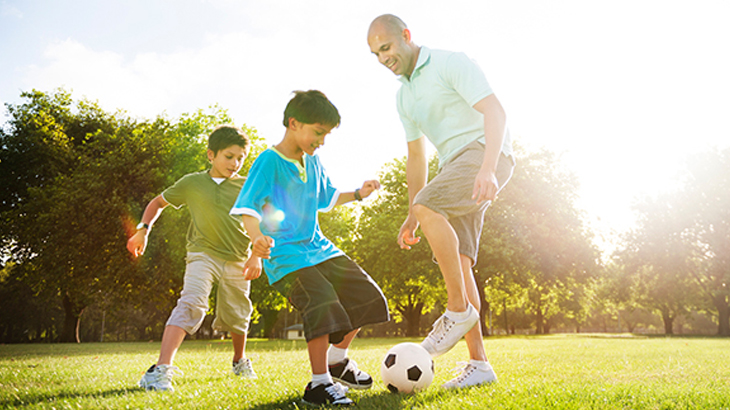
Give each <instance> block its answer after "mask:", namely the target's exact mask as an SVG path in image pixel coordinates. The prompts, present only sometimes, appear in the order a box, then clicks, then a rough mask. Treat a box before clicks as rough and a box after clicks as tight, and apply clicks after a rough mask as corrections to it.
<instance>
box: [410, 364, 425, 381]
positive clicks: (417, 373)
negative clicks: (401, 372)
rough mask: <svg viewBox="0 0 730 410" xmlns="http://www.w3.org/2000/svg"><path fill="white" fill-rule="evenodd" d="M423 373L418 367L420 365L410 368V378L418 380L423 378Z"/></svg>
mask: <svg viewBox="0 0 730 410" xmlns="http://www.w3.org/2000/svg"><path fill="white" fill-rule="evenodd" d="M422 374H423V372H422V371H421V369H419V368H418V366H413V367H411V368H410V369H408V380H410V381H414V382H416V381H418V379H420V378H421V375H422Z"/></svg>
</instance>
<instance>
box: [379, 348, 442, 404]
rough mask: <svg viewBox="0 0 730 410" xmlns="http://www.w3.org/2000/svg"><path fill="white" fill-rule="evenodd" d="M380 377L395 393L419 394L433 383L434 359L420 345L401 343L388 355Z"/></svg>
mask: <svg viewBox="0 0 730 410" xmlns="http://www.w3.org/2000/svg"><path fill="white" fill-rule="evenodd" d="M380 375H381V377H382V378H383V383H385V386H386V387H387V388H388V390H390V391H391V392H393V393H411V392H417V391H420V390H423V389H425V388H426V387H428V385H430V384H431V382H432V381H433V359H431V355H430V354H428V352H427V351H426V349H424V348H423V347H421V345H419V344H416V343H400V344H397V345H395V346H393V347H392V348H391V349H390V350H388V353H386V355H385V358H384V359H383V363H382V364H381V365H380Z"/></svg>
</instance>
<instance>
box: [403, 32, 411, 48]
mask: <svg viewBox="0 0 730 410" xmlns="http://www.w3.org/2000/svg"><path fill="white" fill-rule="evenodd" d="M401 34H402V35H403V40H405V42H406V44H408V43H410V42H411V30H408V29H407V28H404V29H403V33H401Z"/></svg>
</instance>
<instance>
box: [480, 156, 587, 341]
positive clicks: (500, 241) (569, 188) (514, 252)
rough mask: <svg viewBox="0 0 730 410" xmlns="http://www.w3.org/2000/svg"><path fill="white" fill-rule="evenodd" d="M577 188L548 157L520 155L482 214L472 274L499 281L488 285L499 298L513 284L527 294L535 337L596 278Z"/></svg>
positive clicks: (511, 287) (568, 173)
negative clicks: (496, 289) (498, 292)
mask: <svg viewBox="0 0 730 410" xmlns="http://www.w3.org/2000/svg"><path fill="white" fill-rule="evenodd" d="M577 189H578V183H577V180H576V178H575V176H574V175H572V174H571V173H570V172H568V171H566V170H564V169H563V168H561V167H560V162H559V161H558V159H557V158H556V156H555V155H554V154H552V153H550V152H548V151H545V150H542V151H538V152H535V153H529V154H524V155H522V156H520V160H519V163H518V164H517V167H516V168H515V172H514V175H513V177H512V180H511V181H510V182H509V184H508V185H507V186H506V187H505V189H504V191H502V192H501V193H500V195H499V199H498V200H497V201H496V202H495V204H494V206H493V209H490V210H489V211H487V213H486V214H485V221H484V229H483V232H482V237H481V243H480V258H479V261H478V263H477V265H476V271H477V272H479V273H480V274H483V275H485V276H484V277H485V278H486V279H484V280H487V279H489V278H496V277H499V278H500V280H494V281H493V283H494V284H495V285H499V286H502V291H503V292H504V293H505V294H512V293H513V292H514V289H515V286H514V285H517V286H518V287H519V288H522V289H524V290H525V291H526V292H527V295H528V297H527V304H528V307H529V308H530V309H531V310H532V311H533V312H534V314H535V322H536V323H535V331H536V333H538V334H542V333H548V332H549V329H550V318H551V317H552V316H553V315H555V314H557V313H558V312H559V311H560V309H561V304H562V305H563V307H565V306H566V305H567V300H566V299H565V298H576V297H580V296H579V295H582V294H583V293H584V292H583V291H582V290H579V289H577V288H578V287H580V286H584V285H585V284H587V283H588V282H589V281H590V279H591V278H593V277H594V276H595V275H596V274H597V269H598V266H599V263H598V256H599V253H598V250H597V249H596V247H595V245H594V244H593V243H592V235H591V234H590V232H589V231H588V230H587V228H586V227H585V226H584V225H583V221H582V214H581V212H580V211H579V210H578V209H577V208H576V206H575V200H576V198H577ZM484 277H483V278H484ZM573 309H574V310H575V312H574V314H578V315H580V309H577V308H575V307H574V308H573Z"/></svg>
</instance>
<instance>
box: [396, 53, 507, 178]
mask: <svg viewBox="0 0 730 410" xmlns="http://www.w3.org/2000/svg"><path fill="white" fill-rule="evenodd" d="M398 79H399V80H400V81H401V82H402V85H401V87H400V89H399V90H398V94H397V105H398V114H399V115H400V119H401V122H402V123H403V127H404V128H405V131H406V140H407V141H408V142H410V141H415V140H417V139H419V138H421V137H422V136H423V135H426V137H428V139H429V140H430V141H431V143H432V144H433V145H434V146H435V147H436V151H437V152H438V155H439V163H440V166H443V164H445V163H446V162H448V161H449V160H450V159H451V158H452V157H453V156H454V154H456V153H457V152H459V151H460V150H461V149H462V148H464V147H465V146H467V145H468V144H469V143H471V142H473V141H475V140H479V139H481V142H482V143H483V142H484V116H483V115H482V114H481V113H480V112H479V111H477V110H475V109H474V108H473V106H474V104H476V103H477V102H479V101H481V100H482V99H484V98H485V97H487V96H489V95H491V94H492V93H493V92H492V88H491V87H490V86H489V83H488V82H487V79H486V77H485V76H484V73H483V72H482V70H481V69H480V68H479V66H478V65H477V64H476V63H475V62H474V61H473V60H471V59H470V58H469V57H467V56H466V54H464V53H456V52H452V51H444V50H431V49H429V48H427V47H421V50H420V53H419V54H418V60H417V61H416V67H415V68H414V70H413V74H412V75H411V76H410V78H408V77H407V76H405V75H403V76H400V77H399V78H398ZM502 152H503V153H504V154H505V155H507V156H510V155H512V138H511V137H510V135H509V131H508V130H507V129H505V135H504V140H503V142H502Z"/></svg>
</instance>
